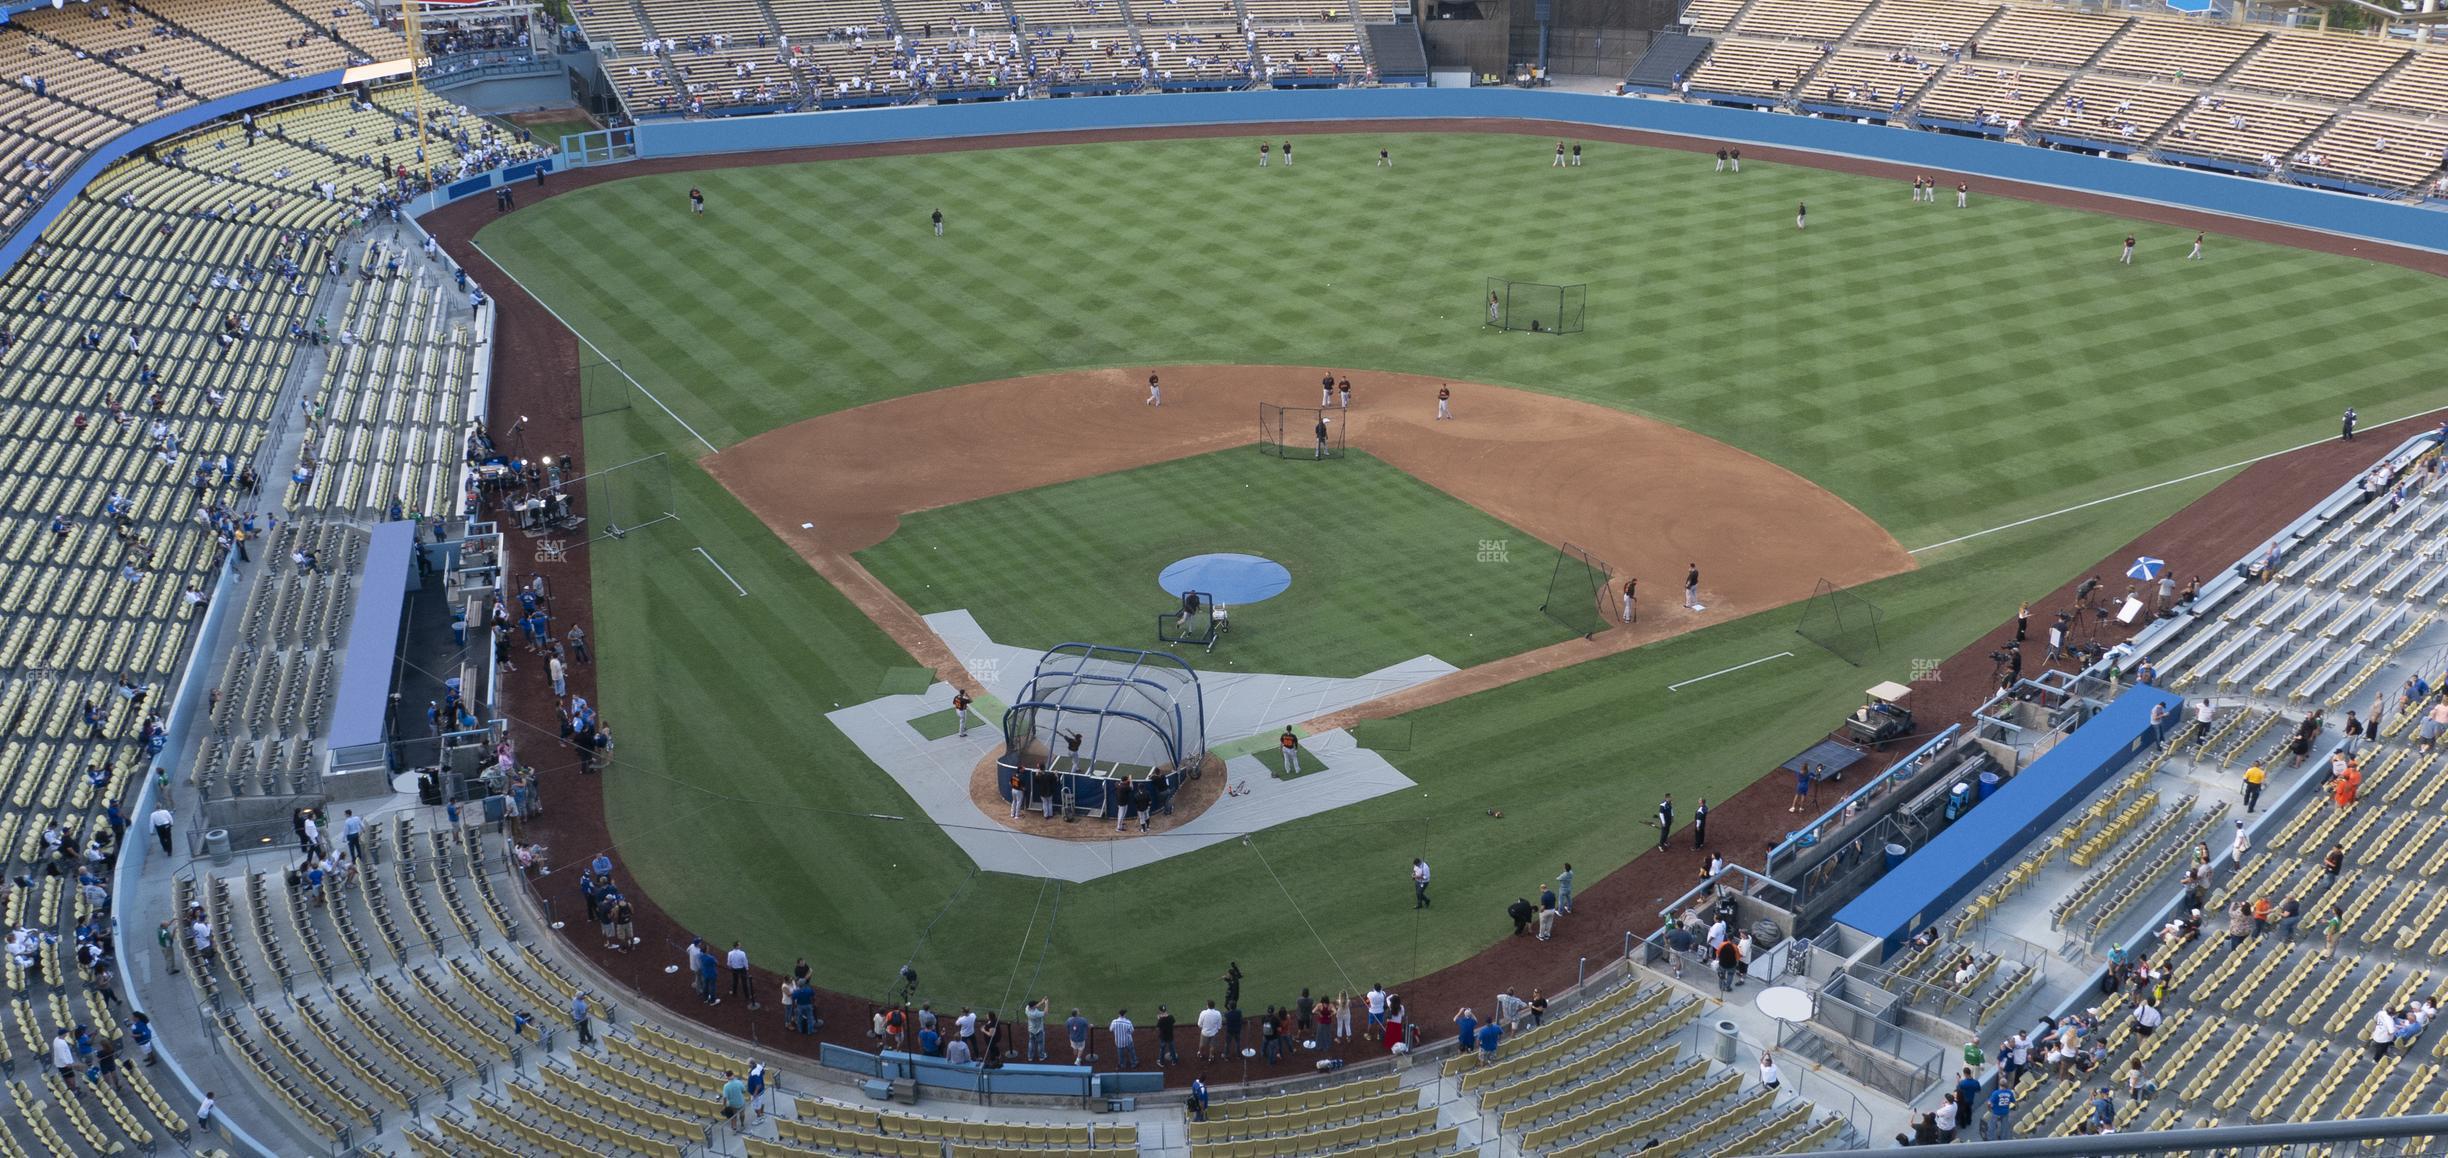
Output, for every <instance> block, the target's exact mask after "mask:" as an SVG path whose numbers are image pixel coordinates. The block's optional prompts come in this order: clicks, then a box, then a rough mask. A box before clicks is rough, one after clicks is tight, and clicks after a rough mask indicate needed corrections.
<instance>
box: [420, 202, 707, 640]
mask: <svg viewBox="0 0 2448 1158" xmlns="http://www.w3.org/2000/svg"><path fill="white" fill-rule="evenodd" d="M468 248H470V249H473V250H475V251H476V252H478V253H483V254H484V257H485V260H486V261H489V262H492V263H493V268H495V269H498V270H500V271H501V275H502V276H503V277H506V278H509V279H510V284H512V285H514V286H517V287H519V292H520V293H523V294H526V295H527V297H528V299H529V300H531V301H533V302H535V304H537V305H539V306H542V307H544V312H545V313H548V314H551V315H552V316H553V320H554V321H556V322H559V323H561V328H562V329H565V330H568V331H569V332H570V334H571V336H573V337H575V338H577V339H578V340H579V341H581V342H584V343H586V348H587V349H590V350H593V351H595V356H596V357H598V358H601V359H603V360H604V363H605V364H606V365H608V366H610V367H612V368H613V369H615V370H618V371H620V376H621V377H623V378H627V379H628V380H629V384H630V385H631V386H635V387H637V392H638V393H640V394H643V395H645V396H646V400H647V401H648V402H652V403H654V404H655V406H656V407H657V408H658V409H660V410H662V411H663V413H665V414H667V415H670V417H671V420H672V421H674V422H677V423H679V424H680V429H682V430H685V431H688V432H689V437H690V438H694V439H696V440H697V441H698V442H699V443H701V444H703V445H704V446H705V448H706V453H707V454H721V453H722V448H721V447H718V446H716V445H714V444H713V443H711V442H707V441H706V436H705V435H702V434H699V433H697V428H696V427H694V426H691V425H689V424H688V419H685V418H682V417H680V416H679V415H678V414H676V413H674V412H673V411H672V408H671V407H669V406H665V405H664V404H663V400H662V399H660V398H657V397H655V392H654V391H652V390H648V389H647V388H646V384H645V383H643V382H640V381H638V380H637V375H635V374H631V373H630V372H629V368H628V367H626V366H623V365H621V364H620V363H619V362H618V361H616V360H615V359H614V358H613V357H612V355H610V354H607V353H604V348H603V347H601V346H598V345H596V344H595V342H594V340H593V339H591V338H588V337H587V336H586V335H585V334H583V333H580V332H579V330H578V327H576V326H573V325H571V324H570V321H569V319H568V318H565V317H562V316H561V311H559V310H556V309H554V308H552V303H551V302H548V301H545V300H544V299H543V298H541V297H539V296H537V295H536V292H535V291H534V290H531V289H528V288H527V283H526V282H523V281H520V280H519V279H518V275H517V274H514V273H512V272H510V267H508V266H506V265H503V264H502V263H501V260H500V259H499V258H496V257H494V256H493V255H492V254H490V253H486V252H485V247H483V246H481V245H478V244H476V240H475V239H474V238H469V239H468ZM494 316H495V317H496V318H498V317H500V316H501V315H500V314H498V313H496V314H495V315H494ZM743 594H744V593H743Z"/></svg>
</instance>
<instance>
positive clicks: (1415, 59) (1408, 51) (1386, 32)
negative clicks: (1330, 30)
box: [1353, 5, 1428, 80]
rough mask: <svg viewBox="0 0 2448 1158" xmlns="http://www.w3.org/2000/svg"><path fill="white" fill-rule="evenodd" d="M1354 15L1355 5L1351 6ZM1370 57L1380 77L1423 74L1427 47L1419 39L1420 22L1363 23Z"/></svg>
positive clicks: (1361, 28) (1356, 10)
mask: <svg viewBox="0 0 2448 1158" xmlns="http://www.w3.org/2000/svg"><path fill="white" fill-rule="evenodd" d="M1353 13H1354V16H1355V18H1356V17H1357V15H1358V7H1357V6H1356V5H1355V6H1354V9H1353ZM1360 30H1361V31H1362V32H1363V33H1364V34H1365V36H1366V41H1367V44H1368V54H1369V59H1370V61H1371V62H1372V63H1373V64H1375V66H1376V68H1377V76H1378V78H1379V79H1381V80H1382V79H1386V78H1390V77H1414V76H1416V77H1423V78H1424V77H1426V76H1427V75H1428V50H1427V48H1426V47H1425V46H1424V45H1423V44H1422V43H1421V41H1420V31H1419V25H1417V24H1412V23H1408V22H1405V23H1401V24H1362V25H1360Z"/></svg>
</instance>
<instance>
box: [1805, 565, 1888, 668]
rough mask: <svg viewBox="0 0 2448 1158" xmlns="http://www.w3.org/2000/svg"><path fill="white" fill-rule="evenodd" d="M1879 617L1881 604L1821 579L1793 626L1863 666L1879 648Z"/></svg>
mask: <svg viewBox="0 0 2448 1158" xmlns="http://www.w3.org/2000/svg"><path fill="white" fill-rule="evenodd" d="M1880 618H1881V616H1880V613H1879V606H1878V604H1876V603H1872V602H1870V601H1869V600H1867V599H1864V598H1862V597H1861V596H1859V595H1855V594H1854V593H1852V592H1850V591H1847V590H1844V589H1843V588H1840V587H1838V586H1836V585H1835V584H1833V583H1830V582H1828V581H1827V580H1825V579H1822V580H1820V581H1819V586H1818V588H1817V589H1816V590H1814V591H1812V592H1811V597H1810V602H1808V603H1805V604H1803V605H1802V622H1801V624H1800V625H1799V626H1796V627H1795V628H1794V630H1795V631H1796V632H1799V633H1800V634H1801V635H1802V637H1803V638H1804V639H1807V640H1810V641H1811V642H1812V643H1815V644H1818V645H1819V646H1821V647H1824V648H1826V649H1828V650H1829V651H1830V652H1832V653H1834V654H1835V656H1836V658H1838V659H1841V660H1843V661H1845V662H1846V663H1849V664H1852V665H1853V666H1855V667H1860V666H1861V665H1862V664H1863V663H1865V662H1867V661H1868V660H1869V658H1870V657H1871V656H1873V655H1876V654H1877V653H1878V651H1879V619H1880Z"/></svg>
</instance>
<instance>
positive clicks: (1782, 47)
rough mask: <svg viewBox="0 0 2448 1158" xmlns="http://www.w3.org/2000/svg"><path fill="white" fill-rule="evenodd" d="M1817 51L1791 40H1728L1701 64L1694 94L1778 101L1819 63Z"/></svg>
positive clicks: (1695, 79)
mask: <svg viewBox="0 0 2448 1158" xmlns="http://www.w3.org/2000/svg"><path fill="white" fill-rule="evenodd" d="M1819 55H1820V53H1819V50H1818V49H1817V48H1815V47H1813V46H1811V45H1808V44H1801V43H1797V42H1795V41H1790V40H1743V39H1737V38H1733V37H1729V38H1727V39H1724V40H1720V41H1718V42H1717V48H1716V50H1715V51H1713V52H1711V53H1709V56H1708V59H1707V60H1704V61H1701V62H1700V68H1699V71H1697V72H1694V73H1693V74H1692V78H1691V87H1692V91H1693V92H1694V93H1739V94H1744V95H1748V96H1759V97H1778V96H1783V95H1784V94H1787V93H1790V92H1792V91H1793V88H1794V86H1795V85H1796V84H1799V83H1800V82H1801V80H1802V76H1803V74H1804V73H1806V72H1809V71H1810V69H1811V67H1812V66H1813V65H1815V64H1817V63H1818V61H1819Z"/></svg>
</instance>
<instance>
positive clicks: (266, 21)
mask: <svg viewBox="0 0 2448 1158" xmlns="http://www.w3.org/2000/svg"><path fill="white" fill-rule="evenodd" d="M137 10H138V11H140V12H145V13H150V14H151V15H153V16H156V17H158V18H160V19H161V20H164V21H167V22H169V23H170V24H171V25H173V26H175V27H177V28H181V29H187V30H190V31H194V32H197V33H198V34H199V35H200V36H202V37H203V38H205V39H208V40H210V41H211V42H212V43H213V44H214V45H215V46H217V47H219V48H221V49H224V50H226V51H227V52H229V53H230V54H232V55H235V56H241V57H245V58H246V59H247V60H248V61H249V62H251V63H252V64H253V65H254V66H255V67H258V68H261V69H265V70H269V71H271V72H274V73H277V74H279V75H281V76H305V75H309V74H312V73H318V72H330V71H332V70H334V69H341V68H347V67H349V66H350V65H352V64H366V63H369V60H368V59H367V58H365V57H361V56H359V55H357V54H356V53H355V52H353V51H351V50H350V48H349V46H348V45H346V44H342V43H339V42H337V41H334V40H333V39H332V38H331V37H330V36H329V35H328V34H326V33H325V32H324V31H323V30H322V29H319V28H316V27H314V26H312V25H310V24H308V23H306V22H305V21H303V20H301V19H299V17H298V15H297V14H296V13H294V12H292V11H290V10H288V9H286V8H282V7H279V6H277V5H273V4H247V5H240V6H239V7H237V8H235V9H231V8H230V6H229V5H226V4H223V3H221V2H220V0H145V2H144V3H143V5H142V6H141V7H140V8H138V9H137ZM401 55H404V52H403V53H402V54H401ZM394 59H396V57H394ZM254 83H261V82H260V81H257V82H254ZM247 87H253V85H252V84H250V85H248V86H247Z"/></svg>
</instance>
